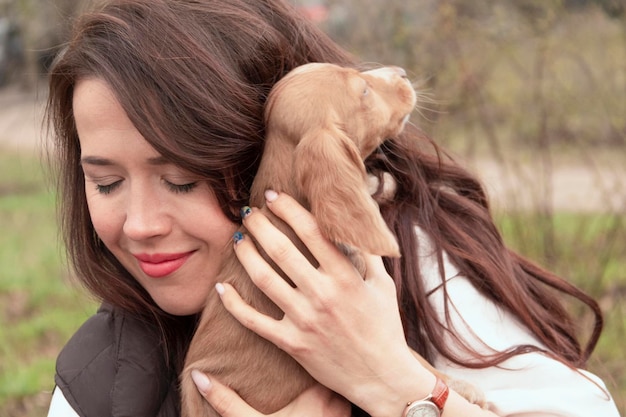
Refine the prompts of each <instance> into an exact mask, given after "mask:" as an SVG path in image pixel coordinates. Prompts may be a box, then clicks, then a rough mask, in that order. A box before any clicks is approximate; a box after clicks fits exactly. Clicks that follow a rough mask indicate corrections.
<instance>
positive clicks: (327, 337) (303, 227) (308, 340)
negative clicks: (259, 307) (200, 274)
mask: <svg viewBox="0 0 626 417" xmlns="http://www.w3.org/2000/svg"><path fill="white" fill-rule="evenodd" d="M266 198H267V200H268V203H267V204H268V207H269V208H270V210H271V211H272V212H273V213H274V214H276V215H277V216H278V217H280V218H281V219H283V220H284V221H285V222H286V223H287V224H289V225H290V226H291V227H292V228H293V229H294V231H295V232H296V233H297V234H298V236H299V237H300V239H301V240H302V241H303V242H304V244H305V245H306V246H307V248H308V249H309V250H310V251H311V253H312V254H313V255H314V256H315V258H316V259H318V260H319V263H320V266H319V268H315V267H314V266H313V265H311V264H310V263H309V262H308V261H307V259H306V258H305V257H304V255H303V254H302V253H301V252H300V251H299V250H298V249H297V248H296V247H295V246H294V245H293V244H292V243H291V241H289V239H288V238H287V237H286V236H284V235H283V234H282V233H281V232H280V231H279V230H278V229H277V228H275V227H274V226H273V225H272V224H271V223H270V221H269V220H268V219H267V217H265V216H264V215H262V214H261V213H260V211H259V210H255V209H253V210H252V211H251V213H250V214H249V215H247V216H246V217H245V219H244V224H245V226H246V228H247V229H248V230H249V232H250V233H251V234H253V235H254V237H255V238H256V239H257V241H258V242H259V244H260V245H261V246H262V247H263V249H264V250H265V251H266V252H267V253H268V255H269V256H270V257H271V258H272V259H273V260H274V262H276V264H277V265H278V266H279V267H280V268H281V269H282V270H283V271H284V272H285V273H286V274H287V275H288V276H289V277H290V278H291V279H292V281H293V282H294V283H295V285H296V288H292V287H291V286H290V285H289V284H288V283H287V282H286V281H285V280H283V279H282V278H281V277H280V275H279V274H277V273H276V271H274V270H273V269H272V267H271V266H270V265H269V264H268V263H267V262H266V261H265V260H264V259H263V257H262V256H261V255H260V254H259V252H258V250H257V249H256V246H255V245H254V243H253V242H252V240H251V239H246V238H244V239H242V240H240V241H239V242H238V243H237V244H236V248H235V252H236V254H237V257H238V258H239V260H240V261H241V263H242V264H243V266H244V267H245V268H246V270H247V272H248V274H249V275H250V277H251V279H252V280H253V281H254V283H255V284H256V285H257V286H258V287H259V288H260V289H261V290H262V291H263V292H264V293H265V294H266V295H267V296H268V297H269V298H270V299H271V300H272V301H273V302H274V303H276V305H278V307H280V308H281V309H282V311H283V312H284V313H285V315H284V317H283V318H282V319H281V320H275V319H273V318H271V317H268V316H265V315H263V314H261V313H259V312H258V311H256V310H254V309H253V308H251V307H250V306H249V305H248V304H246V303H245V302H244V301H243V300H242V299H241V298H240V297H239V295H238V294H237V292H236V291H235V290H234V289H233V288H232V287H230V286H228V285H222V284H218V285H217V287H216V288H217V290H218V292H219V293H220V294H221V297H222V301H223V303H224V305H225V307H226V308H227V309H228V310H229V311H230V312H231V314H233V315H234V316H235V318H237V319H238V320H239V321H240V322H241V323H242V324H243V325H244V326H246V327H248V328H249V329H251V330H252V331H254V332H256V333H258V334H259V335H261V336H262V337H265V338H266V339H268V340H270V341H271V342H273V343H274V344H276V345H277V346H278V347H279V348H281V349H283V350H284V351H286V352H287V353H288V354H290V355H291V356H293V357H294V359H296V360H297V361H298V362H299V363H300V364H301V365H302V366H303V367H304V368H305V369H306V370H307V371H308V372H309V373H310V374H311V375H312V376H313V377H314V378H315V379H316V380H318V381H319V382H320V383H322V384H323V385H325V386H327V387H329V388H330V389H332V390H333V391H336V392H338V393H340V394H342V395H343V396H345V397H346V398H348V399H349V400H350V401H352V402H354V403H355V404H357V405H359V406H361V407H362V408H364V409H365V410H366V411H369V412H370V413H371V412H372V411H375V410H378V409H377V408H376V407H382V408H384V406H385V405H386V404H383V402H386V401H389V403H390V404H395V407H397V408H398V410H397V415H401V412H402V408H403V404H406V401H409V400H414V399H415V397H414V395H415V392H416V391H415V386H416V385H421V384H416V383H417V382H418V381H416V380H415V378H416V375H417V376H420V377H421V379H422V380H421V382H422V383H423V384H424V385H425V387H424V391H423V393H424V396H426V395H427V394H428V393H429V392H430V391H429V389H430V388H431V387H432V386H434V377H432V375H430V374H429V373H424V369H423V368H422V367H421V365H419V363H418V362H417V361H416V360H415V359H414V357H413V356H412V354H411V351H410V349H409V348H408V346H407V344H406V341H405V339H404V332H403V329H402V324H401V321H400V317H399V312H398V305H397V301H396V292H395V285H394V283H393V281H392V279H391V277H390V276H389V275H388V274H387V272H386V271H385V268H384V266H383V263H382V259H381V258H380V257H375V256H369V255H366V267H367V273H366V276H365V277H364V278H363V277H361V276H360V275H359V273H358V272H357V270H356V269H355V268H354V266H353V265H352V264H351V263H350V261H349V260H348V258H347V257H345V256H344V255H343V253H341V252H340V251H339V250H338V249H337V248H336V247H335V245H334V244H332V243H331V242H329V241H327V240H326V239H325V238H324V237H323V236H321V234H320V231H319V228H318V227H317V224H316V222H315V219H314V217H313V216H312V215H311V213H309V212H308V211H306V210H305V209H304V208H303V207H301V206H300V205H299V204H298V203H297V202H296V201H295V200H293V199H292V198H291V197H289V196H288V195H285V194H280V195H277V194H276V193H272V192H269V193H267V194H266ZM429 377H430V378H429ZM429 379H432V381H431V380H429ZM404 384H406V385H404ZM403 387H404V389H406V388H410V390H411V391H410V392H411V394H410V397H409V398H405V396H406V395H405V394H406V393H405V392H404V391H403V390H402V388H403ZM374 402H376V404H373V403H374Z"/></svg>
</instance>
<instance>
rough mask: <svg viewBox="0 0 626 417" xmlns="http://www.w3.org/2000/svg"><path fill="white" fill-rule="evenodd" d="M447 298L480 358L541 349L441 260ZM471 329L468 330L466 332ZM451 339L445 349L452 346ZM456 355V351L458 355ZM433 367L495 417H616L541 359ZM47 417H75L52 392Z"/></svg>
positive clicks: (593, 384)
mask: <svg viewBox="0 0 626 417" xmlns="http://www.w3.org/2000/svg"><path fill="white" fill-rule="evenodd" d="M416 233H417V235H418V238H419V239H420V250H419V255H420V257H421V258H422V259H420V261H421V270H422V275H423V277H424V280H425V288H426V290H427V291H431V290H434V291H433V293H432V294H431V295H430V296H429V300H430V302H431V303H432V305H433V306H434V307H435V309H436V311H438V312H439V320H440V321H441V323H445V321H446V320H445V312H444V311H445V310H444V294H443V291H441V290H439V289H437V287H438V286H440V284H441V278H440V276H439V268H438V263H437V257H436V256H435V255H434V253H433V251H432V249H431V246H430V239H429V238H428V237H427V235H426V234H425V233H423V232H422V231H421V229H419V228H416ZM443 262H444V271H445V277H446V281H447V293H448V298H449V301H448V302H449V315H450V319H451V323H452V326H453V329H454V333H456V334H457V335H459V336H460V338H461V339H462V340H464V341H465V342H466V343H467V344H469V345H470V346H471V347H472V348H473V349H476V350H477V351H479V352H485V353H490V352H492V350H491V349H494V350H497V351H503V350H506V349H508V348H511V347H514V346H517V345H520V344H525V345H535V346H541V344H540V343H539V342H538V341H537V340H536V339H535V338H534V337H533V336H532V335H531V334H530V332H529V331H528V330H527V329H526V328H525V327H524V326H522V325H521V323H519V322H518V321H517V320H516V319H515V318H514V317H512V315H511V314H510V313H508V312H506V311H504V310H502V309H500V308H499V307H498V306H496V305H495V304H494V303H493V302H491V301H489V300H488V299H487V298H486V297H485V296H483V295H482V294H480V293H479V292H478V291H477V290H476V288H474V286H473V285H472V284H471V283H470V282H469V280H468V279H467V278H466V277H464V276H462V275H460V274H459V271H458V270H457V268H456V267H455V266H454V265H452V263H451V262H450V261H449V259H448V256H447V255H446V254H445V253H444V256H443ZM470 329H471V330H470ZM455 343H456V342H455V341H453V340H452V338H450V340H449V341H448V346H454V345H455ZM458 352H459V353H460V352H461V350H458ZM434 366H435V367H436V368H437V369H439V370H440V371H442V372H444V373H446V374H448V375H450V376H452V377H455V378H459V379H464V380H466V381H469V382H471V383H472V384H474V385H475V386H477V387H478V388H480V389H481V390H482V391H483V392H484V394H485V397H486V399H487V403H488V406H489V408H490V409H491V410H492V411H493V412H494V413H496V414H497V415H499V416H502V417H505V416H515V417H542V416H562V417H589V416H602V417H620V416H619V413H618V411H617V407H616V405H615V403H614V402H613V400H612V399H611V398H610V394H609V393H608V391H606V389H605V385H604V383H603V382H602V381H601V380H600V379H599V378H598V377H597V376H595V375H593V374H591V373H589V372H586V371H583V370H573V369H570V368H568V367H567V366H565V365H563V364H562V363H560V362H559V361H556V360H554V359H551V358H550V357H548V356H545V355H543V354H541V353H538V352H537V353H535V352H533V353H527V354H523V355H517V356H515V357H513V358H510V359H508V360H506V361H504V362H503V363H501V364H500V365H499V366H497V367H496V366H494V367H489V368H484V369H468V368H462V367H459V366H458V365H455V364H453V363H450V362H449V361H447V360H445V359H444V358H443V357H441V356H438V357H436V358H435V360H434ZM48 417H78V415H77V414H76V413H75V412H74V410H72V408H71V406H70V405H69V404H68V403H67V400H66V399H65V397H64V396H63V393H62V392H61V391H60V390H59V389H55V390H54V393H53V396H52V403H51V404H50V410H49V412H48Z"/></svg>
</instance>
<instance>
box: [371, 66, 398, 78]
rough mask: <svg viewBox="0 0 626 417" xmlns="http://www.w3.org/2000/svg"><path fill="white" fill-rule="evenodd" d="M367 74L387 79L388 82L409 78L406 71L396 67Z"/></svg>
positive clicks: (375, 70) (383, 68)
mask: <svg viewBox="0 0 626 417" xmlns="http://www.w3.org/2000/svg"><path fill="white" fill-rule="evenodd" d="M365 73H366V74H371V75H373V76H375V77H381V78H385V79H387V80H389V79H393V78H394V77H400V78H407V74H406V70H405V69H404V68H401V67H396V66H389V67H381V68H376V69H374V70H369V71H366V72H365Z"/></svg>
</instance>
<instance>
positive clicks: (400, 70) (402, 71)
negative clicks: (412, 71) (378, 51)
mask: <svg viewBox="0 0 626 417" xmlns="http://www.w3.org/2000/svg"><path fill="white" fill-rule="evenodd" d="M391 69H392V70H393V71H394V72H395V73H396V74H398V75H399V76H400V77H402V78H407V75H406V71H405V69H404V68H400V67H391Z"/></svg>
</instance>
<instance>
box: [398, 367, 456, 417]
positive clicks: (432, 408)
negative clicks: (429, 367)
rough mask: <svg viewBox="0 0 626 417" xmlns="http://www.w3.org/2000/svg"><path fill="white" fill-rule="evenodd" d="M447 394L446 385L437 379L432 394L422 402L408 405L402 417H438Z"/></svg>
mask: <svg viewBox="0 0 626 417" xmlns="http://www.w3.org/2000/svg"><path fill="white" fill-rule="evenodd" d="M449 393H450V390H449V388H448V386H447V385H446V383H445V382H443V381H442V380H441V378H439V377H437V382H436V383H435V388H434V389H433V392H432V393H430V395H429V396H428V397H426V398H424V399H423V400H418V401H413V402H410V403H408V404H407V406H406V408H405V409H404V413H402V417H440V416H441V413H442V412H443V406H444V405H445V404H446V400H447V399H448V394H449Z"/></svg>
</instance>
